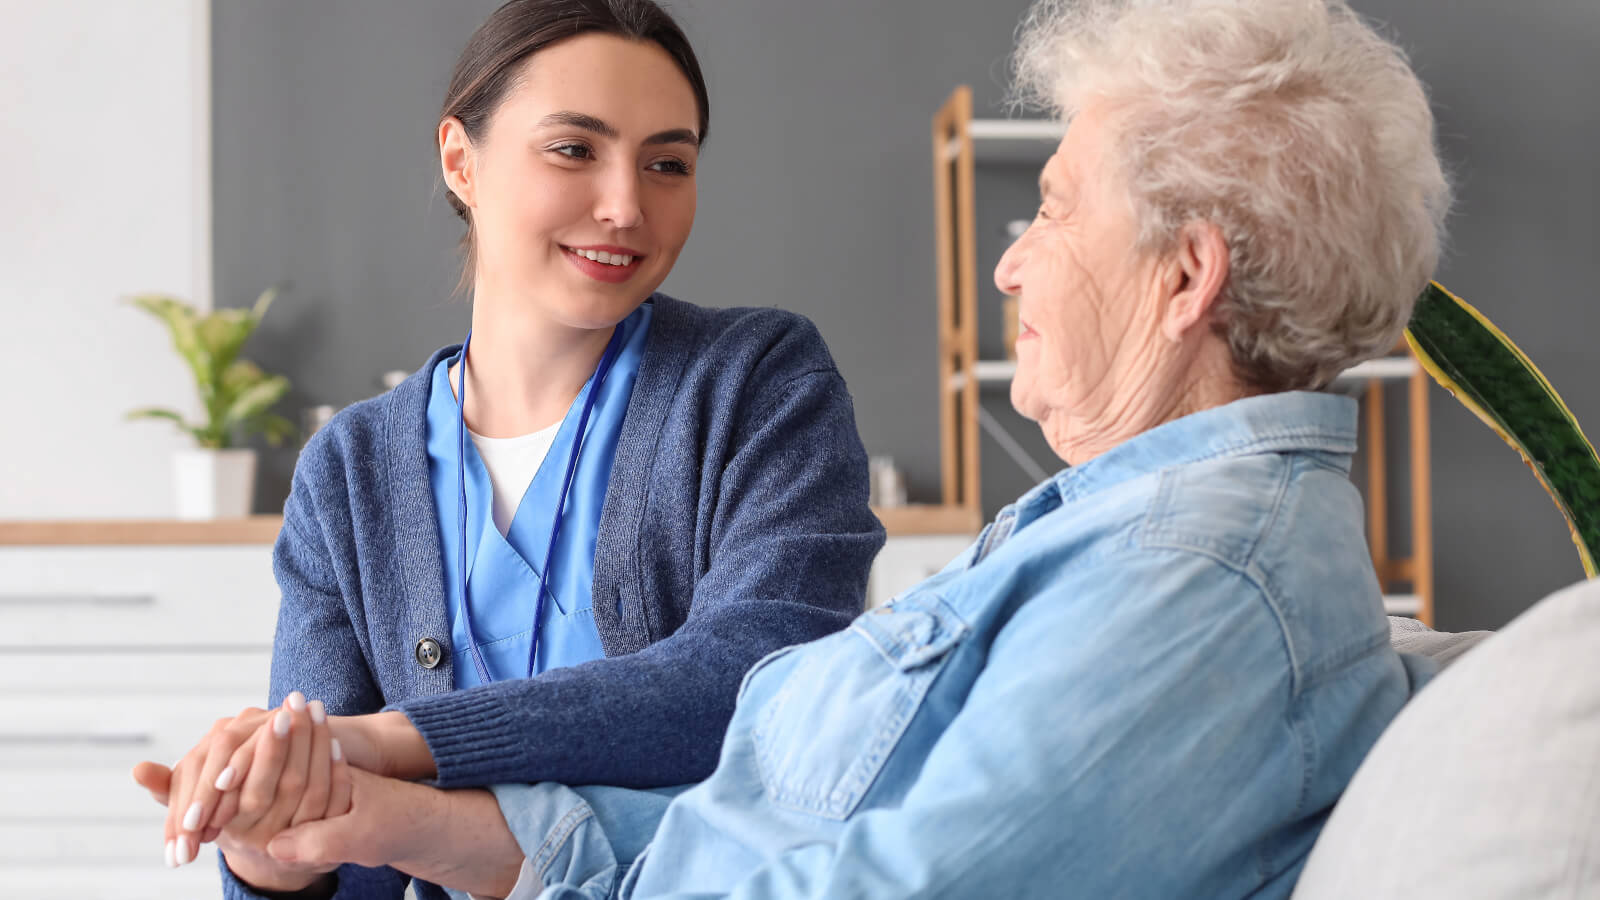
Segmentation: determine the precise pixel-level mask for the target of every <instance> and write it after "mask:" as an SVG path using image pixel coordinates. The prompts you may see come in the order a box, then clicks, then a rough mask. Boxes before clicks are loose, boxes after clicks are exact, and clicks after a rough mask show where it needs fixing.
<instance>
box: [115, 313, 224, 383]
mask: <svg viewBox="0 0 1600 900" xmlns="http://www.w3.org/2000/svg"><path fill="white" fill-rule="evenodd" d="M133 304H134V305H135V306H137V307H139V308H140V309H143V310H145V311H146V312H148V313H150V314H151V315H154V316H155V317H156V318H158V319H160V320H161V321H162V322H163V323H165V324H166V326H167V331H168V332H169V333H170V334H171V335H172V346H173V347H174V348H176V349H177V351H178V355H179V356H181V357H183V360H184V362H186V363H188V364H189V371H190V372H191V373H192V374H193V375H194V380H195V386H196V387H197V388H198V389H199V391H200V402H201V403H202V404H203V405H204V406H205V407H206V409H207V410H208V411H209V410H210V409H211V407H212V404H213V402H214V397H215V387H216V375H215V370H214V369H213V367H212V360H211V353H210V351H209V350H208V349H207V348H206V345H205V344H204V343H203V342H202V341H201V339H200V334H199V329H198V325H197V321H198V319H199V314H198V313H196V312H195V309H194V307H192V306H190V305H189V304H187V303H184V302H182V301H181V300H178V299H176V298H173V297H168V296H165V295H161V294H144V295H140V296H137V297H134V298H133Z"/></svg>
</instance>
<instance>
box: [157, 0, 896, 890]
mask: <svg viewBox="0 0 1600 900" xmlns="http://www.w3.org/2000/svg"><path fill="white" fill-rule="evenodd" d="M707 123H708V104H707V97H706V89H705V83H704V79H703V77H702V75H701V73H700V69H699V66H698V63H697V62H696V60H695V56H694V53H693V51H692V50H691V49H690V47H689V44H688V42H687V40H686V39H685V37H684V35H683V33H682V32H681V31H680V30H679V28H678V27H677V25H676V24H675V23H674V22H673V21H672V20H671V18H669V17H668V16H667V15H666V14H665V13H664V12H663V11H662V10H661V9H660V8H658V7H657V6H656V5H655V4H654V3H652V2H650V0H512V2H510V3H507V4H506V5H505V6H503V7H501V8H500V9H499V10H498V11H496V12H495V13H494V15H493V16H491V17H490V19H489V20H488V21H487V22H486V23H485V24H484V25H483V26H482V27H481V28H480V29H479V30H478V32H477V33H476V34H475V35H474V36H473V38H472V39H471V41H470V43H469V44H468V46H467V48H466V50H465V51H464V53H463V54H462V57H461V60H460V62H459V63H458V65H457V68H456V71H455V74H454V77H453V79H452V81H451V85H450V89H449V94H448V97H447V99H446V101H445V105H444V109H443V112H442V114H441V116H440V121H439V126H438V132H437V143H438V150H439V158H440V164H441V168H442V170H443V175H444V181H445V185H446V187H447V188H448V190H449V200H450V203H451V205H452V207H454V208H455V210H456V211H457V213H458V214H460V216H461V217H462V219H463V220H465V222H466V226H467V232H466V237H465V240H464V250H465V255H466V259H467V275H468V277H470V283H471V288H472V329H471V331H470V332H469V334H468V335H467V340H466V341H464V342H463V345H461V346H451V347H446V348H444V349H442V350H440V351H438V352H437V353H435V354H434V355H433V357H432V358H430V359H429V360H428V361H427V363H426V364H424V365H423V367H422V368H421V369H420V370H418V371H417V373H416V374H414V375H413V376H412V377H411V378H410V379H409V380H407V381H406V382H405V383H404V384H402V385H401V386H399V387H398V388H396V389H395V390H394V391H392V392H390V393H389V394H386V395H384V396H381V397H378V398H375V399H373V400H369V401H365V402H363V403H359V404H356V405H355V406H352V407H350V408H349V409H347V410H345V411H343V412H341V413H340V414H339V415H338V416H337V417H335V419H334V420H333V422H332V423H330V424H329V425H328V426H327V427H326V428H324V429H323V430H322V431H320V432H319V433H318V434H317V435H316V436H315V437H314V438H313V439H312V441H311V442H310V443H309V444H308V445H307V447H306V449H305V451H304V453H303V454H302V456H301V459H300V461H299V464H298V466H297V469H296V473H295V479H294V485H293V488H292V492H291V495H290V497H289V500H288V502H287V504H286V506H285V510H284V524H283V530H282V532H281V534H280V536H279V539H278V544H277V548H276V551H275V568H276V572H277V576H278V580H279V583H280V585H281V587H282V590H283V603H282V608H281V611H280V614H279V620H278V629H277V636H276V641H275V647H274V654H273V666H272V684H271V703H272V704H273V705H274V706H278V705H280V704H281V705H282V709H280V710H277V711H275V712H270V713H269V712H267V711H263V710H251V711H246V712H245V713H244V714H241V715H240V716H238V717H235V718H233V719H229V720H222V721H219V723H218V725H217V726H216V727H215V728H214V729H213V730H212V732H211V733H209V734H208V735H207V736H206V737H205V738H204V739H203V740H202V741H201V742H200V743H199V744H198V745H197V746H196V747H195V749H194V750H193V751H191V752H190V753H189V754H188V755H187V756H185V757H184V759H183V760H182V761H181V762H180V763H179V765H178V766H177V767H175V769H174V771H173V772H172V773H171V775H170V782H169V780H168V774H167V772H166V770H165V769H164V768H163V767H159V766H156V765H154V764H146V765H145V766H143V767H141V771H140V772H139V773H138V774H139V778H140V781H141V782H142V783H144V784H145V785H146V786H147V787H151V788H153V789H154V790H156V791H157V792H159V793H167V794H169V797H170V803H169V817H168V821H167V827H166V835H165V839H166V845H165V850H166V854H167V859H168V862H169V864H174V863H178V864H181V863H183V862H187V861H188V860H190V859H192V858H193V857H194V854H195V852H196V848H197V846H198V844H199V843H200V842H201V841H203V840H205V839H209V838H211V837H213V836H217V835H218V829H219V827H221V826H223V825H226V829H225V830H224V831H222V832H221V834H220V836H218V837H217V839H218V842H219V846H220V847H221V849H222V851H223V855H224V858H225V863H226V865H225V867H224V869H225V871H224V880H225V886H226V889H227V893H228V895H229V896H237V897H244V896H253V895H254V893H255V892H256V891H262V892H290V891H301V890H311V891H318V892H321V893H324V894H326V893H328V892H329V891H332V890H337V891H338V893H339V895H340V896H363V897H367V896H385V897H389V896H392V897H399V896H400V893H401V890H402V888H403V886H404V884H405V881H406V878H405V876H403V875H401V874H400V873H398V872H396V871H394V870H392V869H361V868H359V867H354V866H345V867H342V868H341V869H340V870H339V871H337V872H335V873H322V872H317V871H312V870H304V869H295V868H294V867H292V866H285V865H283V864H281V863H278V862H277V861H275V860H274V859H273V858H272V857H270V856H269V855H267V854H266V853H265V852H264V844H265V841H266V840H267V839H268V838H270V837H271V836H272V834H274V833H276V832H277V831H279V830H281V829H282V828H285V827H288V826H289V825H290V824H293V823H297V822H301V821H305V820H307V819H316V818H321V817H323V816H325V815H330V814H336V813H338V812H340V811H341V809H342V808H343V807H347V806H348V805H349V804H350V802H351V800H350V792H349V790H348V785H349V773H348V771H347V769H346V768H345V766H346V765H347V764H355V765H357V766H360V767H361V768H363V769H371V770H374V771H378V772H381V773H384V774H387V775H392V776H399V777H402V778H411V779H419V778H432V779H434V780H435V782H436V783H437V784H438V785H440V786H442V787H469V786H481V785H489V784H494V783H503V782H533V781H543V780H553V781H561V782H565V783H576V784H584V783H605V784H617V785H628V786H633V787H652V786H667V785H676V784H682V783H686V782H691V781H695V780H698V779H701V778H704V777H705V776H706V775H708V774H709V773H710V772H711V771H712V769H713V767H714V765H715V762H716V758H717V753H718V749H719V746H720V742H721V737H722V733H723V730H724V728H725V727H726V725H727V722H728V719H729V717H730V716H731V714H732V711H733V706H734V698H735V693H736V691H737V688H738V684H739V680H740V678H741V676H742V674H743V673H744V671H745V670H746V669H748V668H749V667H750V666H751V665H752V664H753V663H755V662H756V661H757V660H758V659H760V658H761V657H762V656H764V655H766V654H767V653H769V652H771V651H773V650H775V649H777V648H779V647H783V646H786V645H789V644H794V643H799V642H803V641H807V640H811V639H813V638H816V637H819V636H822V635H825V634H827V633H830V632H832V631H835V630H837V629H839V628H841V627H843V626H844V625H846V624H847V623H848V622H849V621H850V620H851V618H852V616H853V615H854V614H855V613H856V612H858V611H859V610H860V609H861V607H862V605H863V598H864V591H865V583H866V576H867V570H868V567H869V565H870V563H871V560H872V557H873V555H874V554H875V553H876V551H877V549H878V548H879V546H880V545H881V544H882V540H883V532H882V529H881V527H880V526H879V524H878V522H877V521H876V520H875V519H874V518H873V516H872V514H871V511H870V510H869V509H868V506H867V500H866V498H867V472H866V457H865V453H864V452H863V449H862V447H861V443H860V439H859V438H858V436H857V434H856V430H855V423H854V416H853V412H852V410H851V405H850V398H849V395H848V393H847V392H846V390H845V386H844V382H843V381H842V379H841V378H840V376H839V373H838V372H837V371H836V369H835V368H834V365H833V362H832V360H831V358H830V357H829V355H828V352H827V349H826V347H825V346H824V345H823V342H822V340H821V338H820V336H819V335H818V334H817V332H816V330H815V329H814V328H813V327H812V326H811V325H810V324H809V323H808V322H806V321H805V320H804V319H802V318H800V317H798V316H795V315H792V314H789V313H785V312H781V311H778V310H775V309H732V310H712V309H705V308H701V307H698V306H693V305H690V304H688V303H683V302H680V301H678V300H674V299H672V298H670V297H666V296H664V295H661V294H657V293H654V292H655V289H656V288H657V286H659V285H660V284H661V282H662V280H663V279H664V278H665V277H666V276H667V273H668V272H669V271H670V270H671V268H672V265H673V262H674V261H675V260H676V259H677V256H678V253H679V251H680V250H681V249H682V247H683V244H684V242H685V240H686V239H687V238H688V236H689V230H690V226H691V224H692V223H693V220H694V212H695V172H696V168H697V165H698V162H699V159H698V157H699V151H700V147H701V145H702V143H703V142H704V140H705V137H706V129H707ZM308 696H309V697H314V698H317V699H316V701H314V702H311V703H309V704H308V703H307V702H306V699H305V698H306V697H308ZM380 711H381V712H380ZM329 714H332V717H330V716H329ZM344 717H350V718H344ZM335 737H337V738H338V740H334V738H335ZM330 773H331V774H330ZM474 793H481V792H474ZM481 795H482V796H485V797H487V796H488V795H487V794H481ZM356 802H357V803H358V804H359V802H360V798H359V796H358V797H357V798H356ZM418 887H419V896H421V897H438V896H443V893H442V892H441V891H439V889H438V888H436V887H434V886H432V885H426V884H420V883H419V885H418Z"/></svg>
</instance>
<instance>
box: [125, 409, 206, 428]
mask: <svg viewBox="0 0 1600 900" xmlns="http://www.w3.org/2000/svg"><path fill="white" fill-rule="evenodd" d="M126 418H127V419H128V420H129V421H133V420H135V419H166V420H168V421H171V422H175V423H177V425H178V427H179V428H182V429H183V430H185V431H188V430H190V429H191V428H192V427H193V426H191V425H190V424H189V423H188V422H185V421H184V420H183V416H182V415H180V414H179V413H178V412H177V411H176V410H171V409H162V408H160V407H155V406H147V407H145V408H143V409H132V410H129V411H128V414H127V416H126Z"/></svg>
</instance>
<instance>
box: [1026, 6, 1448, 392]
mask: <svg viewBox="0 0 1600 900" xmlns="http://www.w3.org/2000/svg"><path fill="white" fill-rule="evenodd" d="M1014 62H1015V83H1014V86H1013V94H1012V96H1013V100H1014V102H1016V103H1017V104H1019V105H1028V106H1034V107H1039V108H1043V109H1044V110H1047V111H1048V112H1050V113H1052V114H1054V115H1057V116H1060V117H1061V118H1063V119H1065V120H1070V119H1071V118H1072V116H1073V115H1074V114H1075V113H1076V112H1078V111H1079V110H1081V109H1083V108H1084V107H1085V106H1086V105H1088V104H1090V103H1093V104H1095V105H1096V107H1097V108H1101V109H1104V110H1106V111H1107V112H1109V113H1110V119H1109V125H1110V137H1109V141H1110V142H1111V143H1110V144H1109V145H1108V149H1109V154H1108V158H1110V159H1113V160H1116V161H1117V162H1118V164H1119V166H1120V168H1121V174H1122V176H1123V177H1124V180H1125V183H1126V184H1127V187H1128V190H1129V193H1130V200H1131V203H1132V208H1133V214H1134V218H1135V221H1136V222H1137V223H1138V225H1137V227H1138V234H1139V239H1138V240H1139V248H1138V249H1140V250H1142V251H1149V252H1156V253H1159V252H1162V251H1165V250H1168V249H1170V248H1171V246H1172V243H1173V241H1174V239H1175V238H1176V236H1177V234H1178V230H1179V229H1180V228H1181V227H1182V226H1183V225H1184V224H1185V223H1188V222H1191V221H1195V220H1202V221H1207V222H1210V223H1212V224H1215V225H1216V226H1217V227H1218V228H1220V229H1221V231H1222V235H1223V239H1224V240H1225V241H1226V243H1227V245H1228V249H1229V274H1228V279H1227V283H1226V284H1225V286H1224V289H1223V292H1222V295H1221V297H1219V300H1218V309H1217V312H1218V316H1217V328H1218V330H1219V333H1220V334H1221V335H1223V336H1224V337H1225V339H1226V340H1227V342H1228V346H1229V349H1230V351H1231V353H1232V356H1233V360H1234V365H1235V368H1236V370H1237V371H1238V373H1239V375H1240V377H1241V378H1242V379H1243V380H1244V381H1246V382H1247V383H1249V384H1252V385H1254V386H1256V387H1259V388H1262V389H1265V390H1294V389H1310V388H1319V387H1322V386H1325V385H1326V384H1328V383H1329V382H1331V381H1332V380H1333V378H1334V376H1335V375H1337V374H1338V373H1339V372H1340V371H1342V370H1344V369H1345V368H1347V367H1349V366H1351V365H1353V364H1355V363H1357V362H1360V361H1362V360H1365V359H1370V358H1372V357H1375V356H1379V355H1382V354H1384V353H1387V352H1388V351H1389V350H1390V349H1391V348H1392V347H1394V346H1395V344H1396V342H1398V341H1399V339H1400V335H1401V332H1402V331H1403V330H1404V328H1405V325H1406V322H1407V320H1408V319H1409V318H1410V316H1411V307H1412V304H1413V302H1414V301H1415V299H1416V297H1417V295H1418V294H1419V293H1420V292H1421V291H1422V289H1423V288H1424V287H1425V286H1426V285H1427V282H1428V279H1429V278H1430V277H1431V276H1432V274H1433V271H1434V269H1435V267H1436V266H1437V265H1438V261H1439V255H1440V252H1441V247H1442V243H1443V240H1444V219H1445V215H1446V213H1447V211H1448V209H1449V206H1450V186H1449V182H1448V180H1447V178H1446V177H1445V174H1444V171H1443V168H1442V167H1441V165H1440V163H1439V156H1438V151H1437V148H1436V146H1435V141H1434V125H1433V114H1432V112H1431V111H1430V110H1429V108H1428V99H1427V95H1426V92H1425V91H1424V88H1423V86H1422V84H1421V82H1419V81H1418V80H1417V76H1416V74H1415V73H1414V72H1412V70H1411V66H1410V64H1409V63H1408V62H1407V60H1406V56H1405V53H1404V52H1403V51H1402V50H1401V49H1400V48H1398V47H1397V46H1395V45H1394V44H1393V43H1391V42H1389V41H1388V40H1386V39H1384V38H1383V37H1382V36H1381V35H1379V34H1378V33H1377V31H1375V30H1374V29H1373V28H1372V27H1371V26H1369V25H1368V24H1367V23H1365V22H1364V21H1363V20H1362V19H1361V18H1360V16H1358V15H1357V14H1356V13H1355V12H1354V11H1353V10H1351V9H1350V7H1349V6H1348V5H1347V4H1346V3H1345V2H1344V0H1076V2H1073V0H1039V2H1038V3H1036V4H1035V5H1034V7H1033V8H1032V9H1031V10H1030V11H1029V13H1028V15H1027V17H1026V18H1025V19H1024V21H1023V23H1022V25H1021V26H1020V28H1019V30H1018V47H1017V51H1016V56H1015V60H1014Z"/></svg>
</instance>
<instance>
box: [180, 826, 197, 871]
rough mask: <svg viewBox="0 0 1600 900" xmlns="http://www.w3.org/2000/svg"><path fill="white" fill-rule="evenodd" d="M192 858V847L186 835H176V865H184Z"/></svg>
mask: <svg viewBox="0 0 1600 900" xmlns="http://www.w3.org/2000/svg"><path fill="white" fill-rule="evenodd" d="M193 860H194V847H193V845H191V844H190V843H189V836H188V835H186V834H185V835H180V836H179V837H178V865H180V866H186V865H188V864H189V863H190V862H192V861H193Z"/></svg>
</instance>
